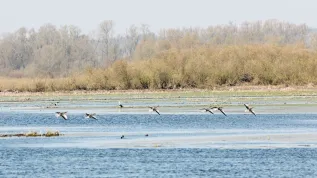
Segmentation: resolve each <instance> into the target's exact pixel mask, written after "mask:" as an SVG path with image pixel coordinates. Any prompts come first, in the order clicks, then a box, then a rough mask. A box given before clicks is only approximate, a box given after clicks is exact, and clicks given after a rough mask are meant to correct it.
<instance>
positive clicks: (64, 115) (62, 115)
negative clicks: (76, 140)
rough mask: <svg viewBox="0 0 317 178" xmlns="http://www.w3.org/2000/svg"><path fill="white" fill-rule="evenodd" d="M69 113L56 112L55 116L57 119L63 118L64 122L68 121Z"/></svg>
mask: <svg viewBox="0 0 317 178" xmlns="http://www.w3.org/2000/svg"><path fill="white" fill-rule="evenodd" d="M66 114H67V112H56V113H55V116H56V117H62V118H63V119H64V120H67V115H66Z"/></svg>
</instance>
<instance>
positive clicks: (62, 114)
mask: <svg viewBox="0 0 317 178" xmlns="http://www.w3.org/2000/svg"><path fill="white" fill-rule="evenodd" d="M54 105H55V106H57V103H55V104H54ZM244 106H245V107H246V108H247V110H246V112H250V113H252V114H253V115H254V116H256V114H255V113H254V112H253V107H251V106H249V105H248V104H244ZM119 107H120V108H123V105H122V104H121V103H119ZM157 108H158V106H149V111H152V112H156V113H157V114H158V115H161V114H160V112H159V110H158V109H157ZM201 110H204V111H205V112H209V113H211V114H214V112H213V111H215V110H218V111H220V112H221V113H222V114H223V115H225V116H227V114H226V113H225V112H224V111H223V108H222V107H210V108H202V109H201ZM55 115H56V117H62V118H63V119H64V120H67V112H56V113H55ZM85 117H86V118H89V119H95V120H97V118H96V113H91V114H90V113H86V114H85Z"/></svg>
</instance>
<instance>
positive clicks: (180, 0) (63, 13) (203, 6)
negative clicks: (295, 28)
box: [0, 0, 317, 34]
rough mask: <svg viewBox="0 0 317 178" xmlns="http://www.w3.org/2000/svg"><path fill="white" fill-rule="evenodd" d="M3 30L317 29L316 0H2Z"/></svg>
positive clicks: (1, 31)
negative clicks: (274, 24)
mask: <svg viewBox="0 0 317 178" xmlns="http://www.w3.org/2000/svg"><path fill="white" fill-rule="evenodd" d="M0 2H1V6H0V22H1V26H0V34H3V33H7V32H14V31H16V30H17V29H19V28H21V27H26V28H28V29H30V28H34V29H36V30H37V29H38V28H39V27H40V26H42V25H44V24H47V23H51V24H53V25H56V26H57V27H60V26H62V25H75V26H78V27H79V28H80V29H81V30H82V32H83V33H85V34H87V33H91V32H93V31H94V30H96V29H97V27H98V25H99V24H100V23H101V22H102V21H104V20H113V21H114V22H115V31H116V32H117V33H124V32H125V31H126V29H127V28H128V27H129V26H130V25H133V24H134V25H141V24H148V25H149V26H150V30H151V31H154V32H158V31H159V30H160V29H164V28H165V29H166V28H182V27H202V28H205V27H208V26H210V25H223V24H228V23H229V22H233V23H235V24H241V23H242V22H245V21H250V22H252V21H257V20H268V19H277V20H281V21H286V22H291V23H295V24H303V23H305V24H306V25H308V26H309V27H312V28H316V27H317V20H316V18H315V17H317V11H316V7H317V1H316V0H0Z"/></svg>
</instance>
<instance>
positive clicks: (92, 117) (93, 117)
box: [86, 113, 97, 120]
mask: <svg viewBox="0 0 317 178" xmlns="http://www.w3.org/2000/svg"><path fill="white" fill-rule="evenodd" d="M95 115H96V114H95V113H92V114H89V113H86V118H91V119H95V120H97V118H96V117H95Z"/></svg>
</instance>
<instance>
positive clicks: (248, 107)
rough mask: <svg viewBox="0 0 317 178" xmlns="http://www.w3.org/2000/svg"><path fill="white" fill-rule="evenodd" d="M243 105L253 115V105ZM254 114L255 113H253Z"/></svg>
mask: <svg viewBox="0 0 317 178" xmlns="http://www.w3.org/2000/svg"><path fill="white" fill-rule="evenodd" d="M244 106H245V107H246V108H247V110H246V111H249V112H250V113H252V114H253V115H255V113H254V112H253V110H252V109H253V107H250V106H249V105H248V104H244ZM255 116H256V115H255Z"/></svg>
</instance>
